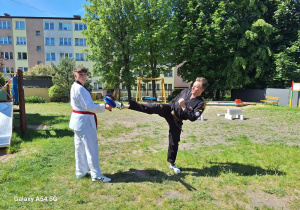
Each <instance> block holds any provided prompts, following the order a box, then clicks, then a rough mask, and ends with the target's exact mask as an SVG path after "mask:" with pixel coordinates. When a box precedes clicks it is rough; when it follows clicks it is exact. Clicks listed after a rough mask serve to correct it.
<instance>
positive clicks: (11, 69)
mask: <svg viewBox="0 0 300 210" xmlns="http://www.w3.org/2000/svg"><path fill="white" fill-rule="evenodd" d="M2 72H3V73H14V67H3V68H2Z"/></svg>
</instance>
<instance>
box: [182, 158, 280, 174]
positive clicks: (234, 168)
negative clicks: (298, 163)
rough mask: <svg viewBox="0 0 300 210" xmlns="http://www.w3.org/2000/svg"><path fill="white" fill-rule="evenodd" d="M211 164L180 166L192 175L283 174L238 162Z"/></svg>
mask: <svg viewBox="0 0 300 210" xmlns="http://www.w3.org/2000/svg"><path fill="white" fill-rule="evenodd" d="M210 164H211V165H212V166H210V167H205V168H202V169H197V168H181V170H183V171H189V172H192V175H193V176H210V177H217V176H220V174H224V173H234V174H238V175H239V176H256V175H258V176H264V175H279V176H281V175H285V173H284V172H281V171H276V170H269V169H263V168H261V167H259V166H253V165H244V164H240V163H218V162H210Z"/></svg>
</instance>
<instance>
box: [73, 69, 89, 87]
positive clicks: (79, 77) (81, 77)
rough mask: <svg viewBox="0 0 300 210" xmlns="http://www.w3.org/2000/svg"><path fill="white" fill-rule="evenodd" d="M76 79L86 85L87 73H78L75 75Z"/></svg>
mask: <svg viewBox="0 0 300 210" xmlns="http://www.w3.org/2000/svg"><path fill="white" fill-rule="evenodd" d="M74 77H75V79H76V80H77V81H78V82H80V83H81V84H82V85H84V83H85V82H86V80H87V73H83V72H80V73H78V72H76V73H74Z"/></svg>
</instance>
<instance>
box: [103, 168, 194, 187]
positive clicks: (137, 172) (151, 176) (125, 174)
mask: <svg viewBox="0 0 300 210" xmlns="http://www.w3.org/2000/svg"><path fill="white" fill-rule="evenodd" d="M186 175H188V174H187V173H181V174H171V175H169V174H166V173H164V172H162V171H158V170H155V169H129V170H128V171H122V172H118V173H115V174H112V175H109V177H110V178H111V179H112V182H114V183H118V182H154V183H162V182H164V181H175V182H180V183H181V184H182V185H183V186H185V187H186V188H187V189H188V190H190V191H192V190H196V188H194V187H193V186H191V185H189V184H188V183H186V182H185V181H184V177H185V176H186Z"/></svg>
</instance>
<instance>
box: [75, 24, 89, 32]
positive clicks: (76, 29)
mask: <svg viewBox="0 0 300 210" xmlns="http://www.w3.org/2000/svg"><path fill="white" fill-rule="evenodd" d="M83 29H87V28H86V24H85V23H75V31H82V30H83Z"/></svg>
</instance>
